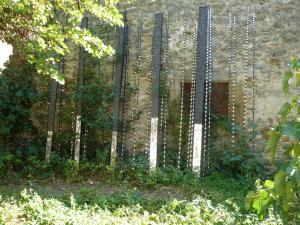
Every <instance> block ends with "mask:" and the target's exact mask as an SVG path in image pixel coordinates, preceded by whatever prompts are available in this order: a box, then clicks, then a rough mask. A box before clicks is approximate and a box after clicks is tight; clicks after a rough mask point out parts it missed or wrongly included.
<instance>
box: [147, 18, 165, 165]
mask: <svg viewBox="0 0 300 225" xmlns="http://www.w3.org/2000/svg"><path fill="white" fill-rule="evenodd" d="M162 26H163V14H162V13H157V14H155V24H154V35H153V36H154V37H153V68H152V109H151V122H150V157H149V160H150V170H153V169H155V168H156V164H157V149H158V146H157V144H158V142H157V139H158V117H159V80H160V72H161V52H162Z"/></svg>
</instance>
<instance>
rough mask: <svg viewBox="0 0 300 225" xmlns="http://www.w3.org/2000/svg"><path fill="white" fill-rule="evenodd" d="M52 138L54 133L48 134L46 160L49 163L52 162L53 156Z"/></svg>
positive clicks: (49, 132)
mask: <svg viewBox="0 0 300 225" xmlns="http://www.w3.org/2000/svg"><path fill="white" fill-rule="evenodd" d="M52 138H53V131H48V132H47V144H46V154H45V160H46V162H47V163H49V162H50V154H51V148H52Z"/></svg>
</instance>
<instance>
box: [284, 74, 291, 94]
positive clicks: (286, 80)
mask: <svg viewBox="0 0 300 225" xmlns="http://www.w3.org/2000/svg"><path fill="white" fill-rule="evenodd" d="M292 77H293V73H292V71H286V72H285V73H284V75H283V77H282V89H283V93H285V94H288V93H289V91H290V80H291V78H292Z"/></svg>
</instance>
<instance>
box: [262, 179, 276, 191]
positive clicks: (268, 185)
mask: <svg viewBox="0 0 300 225" xmlns="http://www.w3.org/2000/svg"><path fill="white" fill-rule="evenodd" d="M264 187H265V188H267V189H273V188H274V181H272V180H266V181H265V183H264Z"/></svg>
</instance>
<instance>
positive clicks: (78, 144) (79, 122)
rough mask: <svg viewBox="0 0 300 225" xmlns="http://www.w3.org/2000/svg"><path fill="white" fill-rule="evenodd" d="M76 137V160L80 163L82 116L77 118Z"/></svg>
mask: <svg viewBox="0 0 300 225" xmlns="http://www.w3.org/2000/svg"><path fill="white" fill-rule="evenodd" d="M75 132H76V136H75V152H74V160H75V161H76V162H79V158H80V135H81V116H79V115H78V116H76V131H75Z"/></svg>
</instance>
